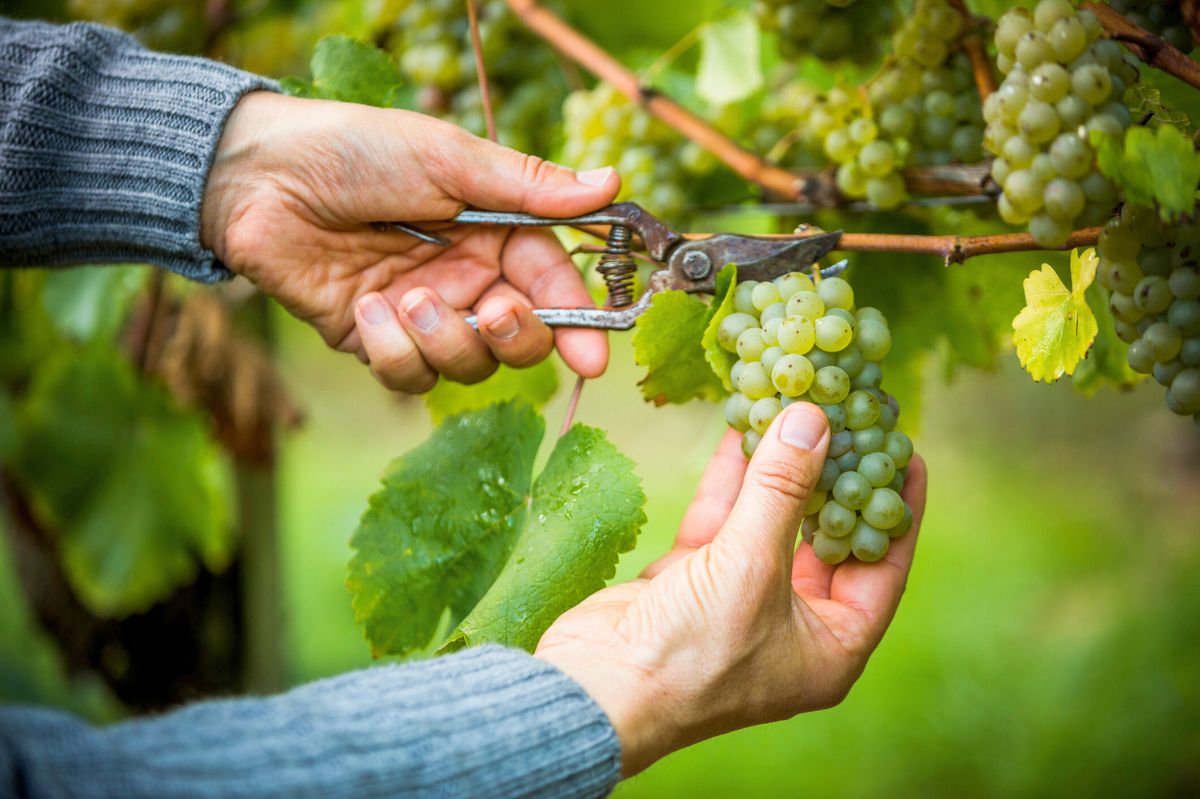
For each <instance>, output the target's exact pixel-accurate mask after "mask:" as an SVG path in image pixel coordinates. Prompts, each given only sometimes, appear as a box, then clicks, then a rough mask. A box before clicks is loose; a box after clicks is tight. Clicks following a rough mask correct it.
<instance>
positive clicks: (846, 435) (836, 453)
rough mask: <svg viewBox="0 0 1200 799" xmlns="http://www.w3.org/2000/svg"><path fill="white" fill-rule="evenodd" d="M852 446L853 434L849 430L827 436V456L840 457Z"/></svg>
mask: <svg viewBox="0 0 1200 799" xmlns="http://www.w3.org/2000/svg"><path fill="white" fill-rule="evenodd" d="M853 448H854V434H853V433H851V432H850V431H849V430H843V431H842V432H840V433H834V434H833V435H832V436H830V437H829V453H828V454H829V457H830V458H840V457H841V456H843V455H845V454H846V453H847V452H849V451H850V450H852V449H853Z"/></svg>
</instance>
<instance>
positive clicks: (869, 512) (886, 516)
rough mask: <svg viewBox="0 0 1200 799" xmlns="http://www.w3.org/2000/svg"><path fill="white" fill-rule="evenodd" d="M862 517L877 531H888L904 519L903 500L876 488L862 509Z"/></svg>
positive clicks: (895, 494) (896, 495)
mask: <svg viewBox="0 0 1200 799" xmlns="http://www.w3.org/2000/svg"><path fill="white" fill-rule="evenodd" d="M860 468H861V464H860ZM862 517H863V518H864V519H866V521H867V523H868V524H870V525H871V526H872V527H874V528H876V529H878V530H890V529H892V528H893V527H895V526H896V525H897V524H899V523H900V520H901V519H903V518H904V500H902V499H901V498H900V495H899V494H897V493H896V492H895V491H893V490H892V489H890V488H876V489H875V490H874V491H872V492H871V498H870V499H869V500H868V501H867V504H866V506H865V507H863V509H862Z"/></svg>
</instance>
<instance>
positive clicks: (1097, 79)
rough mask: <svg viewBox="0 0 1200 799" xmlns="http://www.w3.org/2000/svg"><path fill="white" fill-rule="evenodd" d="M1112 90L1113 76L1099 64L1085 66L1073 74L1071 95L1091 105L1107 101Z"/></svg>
mask: <svg viewBox="0 0 1200 799" xmlns="http://www.w3.org/2000/svg"><path fill="white" fill-rule="evenodd" d="M1112 88H1113V86H1112V76H1111V75H1109V73H1108V70H1107V69H1105V68H1104V67H1102V66H1101V65H1099V64H1083V65H1081V66H1079V67H1078V68H1076V69H1075V70H1073V71H1072V72H1071V93H1072V94H1074V95H1075V96H1077V97H1078V98H1079V99H1080V100H1083V101H1084V102H1085V103H1087V104H1089V105H1093V106H1096V105H1100V104H1101V103H1103V102H1104V101H1106V100H1107V99H1108V97H1109V95H1110V94H1111V93H1112Z"/></svg>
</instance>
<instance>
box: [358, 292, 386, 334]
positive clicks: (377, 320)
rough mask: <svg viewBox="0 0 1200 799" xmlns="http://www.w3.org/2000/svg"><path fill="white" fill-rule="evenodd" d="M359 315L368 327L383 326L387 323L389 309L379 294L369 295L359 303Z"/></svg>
mask: <svg viewBox="0 0 1200 799" xmlns="http://www.w3.org/2000/svg"><path fill="white" fill-rule="evenodd" d="M358 313H359V314H360V315H361V316H362V318H363V321H365V322H366V323H367V324H368V325H372V326H374V325H382V324H383V323H384V322H386V321H387V318H388V309H387V306H386V305H384V303H383V297H380V296H379V295H378V294H368V295H367V296H365V297H363V298H362V299H361V300H359V302H358Z"/></svg>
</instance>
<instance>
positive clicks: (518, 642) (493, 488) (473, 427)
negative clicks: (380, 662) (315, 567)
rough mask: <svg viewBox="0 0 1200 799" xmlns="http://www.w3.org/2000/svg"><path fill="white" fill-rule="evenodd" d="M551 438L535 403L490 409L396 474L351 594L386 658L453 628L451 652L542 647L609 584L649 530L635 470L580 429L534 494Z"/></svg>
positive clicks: (381, 498)
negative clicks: (546, 636) (577, 606)
mask: <svg viewBox="0 0 1200 799" xmlns="http://www.w3.org/2000/svg"><path fill="white" fill-rule="evenodd" d="M544 430H545V423H544V422H543V421H542V419H541V417H539V416H538V415H537V414H536V413H535V412H534V411H533V409H532V408H530V407H529V406H528V405H527V404H526V403H523V402H506V403H501V404H497V405H492V406H489V407H488V408H485V409H483V410H478V411H471V412H468V413H464V414H461V415H458V416H452V417H450V418H448V419H447V420H446V421H445V422H443V423H442V424H441V425H440V426H439V427H438V428H437V429H436V430H435V431H434V433H433V435H432V436H431V437H430V438H429V440H428V441H426V442H425V443H424V444H422V445H421V446H419V447H417V448H416V449H415V450H413V451H412V452H409V453H408V454H406V455H404V456H402V457H400V458H399V459H397V460H396V461H395V462H394V463H393V464H392V465H391V466H390V467H389V468H388V473H387V474H386V475H385V476H384V478H383V489H382V490H380V491H379V492H377V493H376V494H375V495H374V496H373V497H371V500H370V507H369V508H368V509H367V512H366V513H365V514H364V515H363V518H362V521H361V522H360V524H359V527H358V529H357V530H356V531H355V533H354V537H353V538H352V540H351V546H352V547H354V549H355V554H354V557H353V558H352V559H351V561H350V569H349V578H348V580H347V584H348V585H349V587H350V590H351V591H352V592H353V593H354V610H355V616H356V618H357V619H358V620H359V621H360V622H362V623H364V624H365V626H366V634H367V639H368V640H369V641H370V643H371V647H372V650H373V651H374V653H375V654H376V655H383V654H407V653H410V652H413V651H415V650H418V649H421V648H424V647H426V646H427V645H428V644H429V643H430V642H431V640H432V638H433V637H434V636H435V635H436V634H437V633H438V631H439V630H440V629H441V626H442V624H443V623H444V620H445V619H446V617H447V616H448V617H449V624H450V626H451V628H453V627H455V626H457V627H458V630H457V632H456V633H455V635H454V641H456V642H457V643H454V642H451V643H449V644H447V646H450V647H455V646H459V645H462V644H464V643H467V642H471V643H474V642H477V641H485V640H486V641H498V642H500V643H505V644H511V645H515V646H532V644H533V643H536V642H537V640H538V638H539V637H540V636H541V634H542V632H543V631H544V630H545V628H546V627H547V626H548V625H549V624H550V622H551V621H553V620H554V618H555V617H557V616H558V615H559V614H560V613H561V612H562V611H564V610H566V609H567V608H568V607H570V606H571V605H572V604H574V603H575V602H577V601H579V600H580V599H582V598H583V597H584V596H587V594H590V593H591V592H593V591H595V590H597V589H598V588H600V587H602V586H603V584H604V580H605V578H606V577H609V576H611V575H612V570H613V567H614V565H615V564H616V560H617V555H618V553H620V552H624V551H626V550H627V549H629V548H630V547H631V546H632V545H633V539H634V537H635V536H636V534H637V530H638V529H639V528H640V527H641V525H642V523H643V522H644V521H645V517H644V515H643V512H642V507H643V505H644V504H645V497H644V496H643V494H642V491H641V487H640V483H639V481H638V479H637V477H636V476H635V475H634V473H633V464H632V463H631V462H630V461H629V460H628V459H627V458H625V457H624V456H622V455H621V454H620V453H618V452H617V451H616V448H615V447H613V445H612V444H610V443H609V442H608V441H607V440H606V439H605V438H604V436H603V434H602V433H600V432H599V431H597V430H593V429H591V428H586V427H583V426H581V425H576V426H575V427H574V428H572V429H571V431H569V432H568V433H567V435H565V436H563V437H562V438H561V439H559V441H558V443H557V445H556V446H555V448H554V451H553V453H552V454H551V455H550V460H549V462H548V464H547V466H546V469H545V471H544V472H543V473H542V475H541V477H539V478H538V481H537V483H536V485H533V490H532V494H531V492H530V486H531V485H532V484H533V480H532V476H533V462H534V456H535V455H536V454H537V449H538V443H539V442H540V440H541V438H542V434H543V431H544ZM514 547H516V549H515V551H514ZM460 623H461V624H460Z"/></svg>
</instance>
